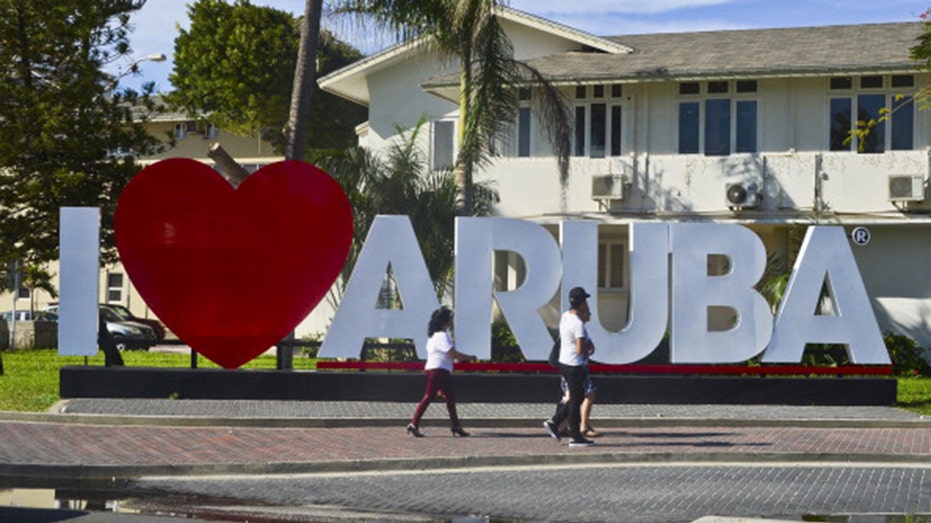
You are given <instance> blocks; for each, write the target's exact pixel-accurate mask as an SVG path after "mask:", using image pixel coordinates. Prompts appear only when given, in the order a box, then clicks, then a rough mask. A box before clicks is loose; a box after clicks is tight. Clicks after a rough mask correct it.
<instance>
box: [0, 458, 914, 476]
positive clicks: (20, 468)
mask: <svg viewBox="0 0 931 523" xmlns="http://www.w3.org/2000/svg"><path fill="white" fill-rule="evenodd" d="M695 463H707V464H722V465H736V464H740V465H745V464H747V463H754V464H760V463H768V464H773V465H776V464H787V465H792V466H798V465H799V464H803V463H807V464H815V465H826V464H832V465H867V464H870V465H873V466H876V465H877V464H882V465H883V466H889V465H892V466H902V465H909V466H912V465H922V466H923V465H931V455H907V456H906V455H898V454H827V453H807V452H800V453H796V452H789V453H726V454H725V453H702V454H682V453H671V452H663V453H645V454H619V453H599V452H584V451H583V452H579V453H569V454H541V455H530V456H454V457H436V458H426V459H424V458H411V459H407V458H405V459H370V460H337V461H324V462H293V463H210V464H195V465H179V464H167V465H16V464H0V478H16V479H19V480H24V479H26V480H28V479H45V480H48V479H50V478H54V479H55V480H58V481H94V482H105V483H114V482H119V481H123V480H131V479H138V478H142V477H153V476H163V477H191V476H250V475H289V474H331V473H341V474H348V473H368V472H411V471H416V472H420V471H428V470H458V469H471V468H492V467H532V466H563V465H565V466H580V465H581V466H586V465H588V466H593V465H620V464H629V465H640V466H649V465H659V464H695Z"/></svg>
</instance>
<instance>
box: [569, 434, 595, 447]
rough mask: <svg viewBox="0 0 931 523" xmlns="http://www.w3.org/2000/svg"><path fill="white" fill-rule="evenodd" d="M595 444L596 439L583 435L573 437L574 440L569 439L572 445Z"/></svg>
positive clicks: (584, 445)
mask: <svg viewBox="0 0 931 523" xmlns="http://www.w3.org/2000/svg"><path fill="white" fill-rule="evenodd" d="M594 444H595V442H594V441H592V440H590V439H585V438H583V437H582V436H579V437H577V438H572V440H570V441H569V446H570V447H591V446H592V445H594Z"/></svg>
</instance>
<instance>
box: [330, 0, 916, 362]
mask: <svg viewBox="0 0 931 523" xmlns="http://www.w3.org/2000/svg"><path fill="white" fill-rule="evenodd" d="M500 19H501V21H502V24H503V25H504V27H505V29H506V30H507V32H508V34H509V35H510V37H511V39H512V42H513V44H514V50H515V56H516V57H517V58H520V59H522V60H525V61H527V62H529V63H530V64H531V65H533V66H534V67H536V68H537V69H539V70H540V71H542V72H543V73H544V74H546V75H547V76H548V77H549V78H550V79H551V80H552V81H553V82H554V83H555V84H556V85H558V86H560V88H562V89H563V90H564V92H565V94H566V95H567V96H568V98H569V99H570V100H571V102H572V104H573V105H574V112H575V133H574V138H573V158H572V160H571V164H570V173H569V178H568V182H567V183H566V185H565V186H563V185H562V184H561V183H560V180H559V175H558V171H557V166H556V162H555V160H554V158H553V156H552V152H551V144H550V143H549V142H548V141H547V139H546V138H545V137H544V135H543V133H542V131H541V130H540V127H539V126H538V125H537V123H538V122H536V121H535V119H534V118H535V116H534V115H533V114H532V113H531V111H530V109H529V101H528V103H527V104H526V105H527V107H526V108H522V109H521V111H520V114H519V117H518V121H516V122H514V135H513V137H512V139H511V140H509V141H508V143H506V144H504V147H503V151H504V155H503V156H502V157H501V158H499V159H498V160H497V161H495V162H494V163H493V165H492V166H491V167H490V168H487V169H485V170H483V171H481V172H479V173H477V174H476V179H477V180H488V181H492V182H493V183H494V185H495V187H496V188H497V190H498V191H499V193H500V196H501V203H500V205H499V206H498V207H497V209H496V210H497V213H498V214H500V215H501V216H506V217H513V218H522V219H526V220H532V221H536V222H539V223H541V224H544V225H546V226H548V227H551V228H552V230H553V232H554V234H556V227H557V224H558V222H559V221H560V220H564V219H588V220H597V221H598V222H600V223H601V227H600V233H599V243H600V244H599V278H598V281H599V288H598V299H599V311H600V316H601V317H600V321H601V322H602V324H604V326H605V327H607V328H609V329H618V328H620V327H622V326H623V325H624V324H625V323H626V322H627V308H628V305H629V293H630V288H629V282H630V274H629V264H628V263H627V262H626V259H625V258H626V253H627V248H628V225H629V224H630V223H631V222H634V221H657V220H659V221H671V222H683V221H689V222H694V221H715V222H731V223H739V224H742V225H745V226H747V227H749V228H751V229H752V230H754V231H755V232H756V233H758V234H759V236H760V237H761V238H762V240H763V241H764V243H765V245H766V246H767V250H768V251H769V252H770V253H771V255H774V256H787V257H788V258H791V257H792V254H793V251H794V249H795V248H796V247H794V246H793V240H792V238H793V237H794V232H797V230H798V229H799V226H805V225H809V224H814V223H823V224H836V225H842V226H844V227H845V228H847V229H848V232H849V231H850V230H852V229H853V228H854V227H857V226H864V227H866V228H867V229H868V230H869V232H870V233H871V241H870V242H869V243H868V244H867V245H865V246H857V245H852V249H853V252H854V255H855V258H856V260H857V263H858V265H859V268H860V271H861V273H862V276H863V279H864V283H865V285H866V288H867V291H868V294H869V296H870V299H871V301H872V305H873V308H874V310H875V313H876V316H877V319H878V320H879V323H880V328H881V329H883V330H890V331H894V332H896V333H901V334H905V335H908V336H910V337H912V338H914V339H916V340H917V341H918V342H919V343H920V344H921V345H922V346H924V347H931V216H929V211H931V205H929V201H928V196H927V193H928V189H927V184H928V173H929V162H931V159H929V151H931V149H929V146H931V113H929V112H926V111H923V110H921V108H919V107H918V106H917V104H916V103H915V102H913V101H912V100H911V98H910V95H912V94H914V93H915V91H916V89H918V88H919V87H920V86H924V85H927V84H928V81H929V79H931V75H929V74H928V73H927V72H925V71H924V70H923V69H922V68H921V67H920V64H919V63H917V62H915V61H912V60H911V59H910V58H909V49H910V48H911V47H912V46H913V45H914V44H915V38H916V36H917V35H918V34H919V32H920V30H921V27H920V25H919V24H918V23H892V24H870V25H857V26H828V27H809V28H790V29H766V30H738V31H714V32H697V33H681V34H655V35H637V36H617V37H597V36H594V35H590V34H586V33H584V32H581V31H578V30H575V29H573V28H570V27H566V26H564V25H560V24H558V23H554V22H551V21H548V20H545V19H541V18H538V17H535V16H532V15H529V14H526V13H523V12H520V11H516V10H513V9H509V8H503V9H502V10H501V11H500ZM457 68H458V67H457V65H456V64H450V63H447V62H443V61H440V60H439V59H438V58H437V57H436V56H434V55H432V54H430V53H429V52H428V51H427V48H425V47H423V46H420V45H417V43H416V42H410V43H405V44H400V45H397V46H394V47H391V48H389V49H386V50H384V51H382V52H380V53H377V54H375V55H373V56H370V57H368V58H366V59H364V60H361V61H359V62H357V63H355V64H353V65H351V66H349V67H346V68H344V69H342V70H339V71H336V72H334V73H332V74H330V75H327V76H326V77H324V78H322V79H321V80H320V86H321V87H322V88H323V89H325V90H327V91H330V92H332V93H335V94H337V95H340V96H343V97H345V98H348V99H350V100H354V101H356V102H358V103H360V104H363V105H365V106H367V107H368V109H369V121H368V123H367V125H365V126H362V127H360V134H359V142H360V144H361V145H363V146H366V147H369V148H371V149H372V150H375V151H378V150H381V149H383V148H385V147H386V144H388V143H389V142H390V141H391V140H394V139H396V138H397V133H396V126H397V125H401V126H404V127H411V126H413V125H414V124H415V123H416V122H417V121H418V119H419V118H420V117H421V116H423V115H426V116H427V117H428V118H429V121H430V133H425V134H427V136H426V137H425V138H424V143H423V146H424V148H425V150H429V151H430V157H431V160H432V161H433V163H434V164H435V165H437V166H440V165H449V164H450V163H451V158H452V157H453V155H454V154H455V151H454V150H453V146H451V145H450V144H453V143H454V140H453V136H455V134H454V133H455V126H456V125H457V122H456V117H457V105H456V103H455V101H456V100H457V97H458V76H457V75H456V74H455V72H456V70H457ZM885 107H890V108H894V111H893V112H892V114H891V116H890V117H889V118H888V119H887V120H885V121H883V122H881V123H880V124H879V125H878V126H877V127H875V128H874V129H873V131H872V132H871V133H870V134H869V135H868V136H867V138H866V139H865V140H864V143H862V144H860V143H858V142H857V140H851V141H848V137H849V136H850V131H852V130H854V129H855V128H856V125H857V120H869V119H877V118H879V116H880V114H881V109H883V108H885ZM714 261H715V260H711V262H710V263H709V265H713V264H714V263H712V262H714ZM709 270H710V271H713V270H715V269H714V267H711V266H709ZM520 272H521V269H520V263H519V260H515V259H514V257H513V256H512V257H511V259H510V261H509V264H508V267H507V268H505V269H503V270H502V272H501V275H502V276H507V277H508V278H509V279H510V285H512V286H513V285H515V284H516V283H517V281H519V280H520V278H521V274H520ZM835 284H839V285H843V282H835ZM657 292H666V290H665V289H662V290H657ZM550 312H551V313H552V314H553V315H554V316H553V317H555V313H556V312H558V303H556V302H555V301H554V302H553V311H550Z"/></svg>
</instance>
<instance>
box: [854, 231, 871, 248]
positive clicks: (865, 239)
mask: <svg viewBox="0 0 931 523" xmlns="http://www.w3.org/2000/svg"><path fill="white" fill-rule="evenodd" d="M850 239H851V240H853V243H855V244H857V245H860V246H863V245H866V244H867V243H870V230H869V229H867V228H866V227H857V228H855V229H854V230H853V232H851V233H850Z"/></svg>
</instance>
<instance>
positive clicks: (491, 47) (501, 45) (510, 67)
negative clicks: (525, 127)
mask: <svg viewBox="0 0 931 523" xmlns="http://www.w3.org/2000/svg"><path fill="white" fill-rule="evenodd" d="M505 1H506V0H343V1H342V3H341V4H340V7H338V8H337V9H336V12H343V13H356V14H360V15H368V16H370V17H371V18H372V19H374V21H375V22H376V23H378V24H379V25H380V26H382V27H385V28H388V29H391V30H393V31H395V33H396V34H398V35H399V36H401V37H408V38H417V37H420V38H421V39H422V40H421V41H422V42H423V43H424V45H426V46H427V47H428V48H429V49H430V50H432V51H434V52H436V53H437V54H438V55H439V56H440V57H441V58H445V59H453V60H457V61H458V63H459V64H460V67H461V70H460V73H459V129H458V133H459V134H458V136H457V141H458V143H457V145H458V150H459V153H458V155H457V157H456V162H455V167H454V173H455V181H456V188H457V197H456V208H457V211H458V213H459V214H460V215H472V214H473V211H474V208H475V196H476V194H475V187H474V184H473V172H474V170H475V169H476V168H480V167H482V166H484V165H486V164H487V163H488V162H490V160H491V159H492V158H494V157H495V156H496V155H497V152H496V149H495V144H496V143H497V142H498V141H499V139H501V138H504V137H506V136H507V135H508V133H510V132H511V129H512V125H513V122H514V121H515V120H516V118H517V113H518V109H519V102H518V99H517V92H518V89H519V88H522V87H527V88H532V92H533V96H532V103H533V109H534V110H535V113H536V114H537V115H538V116H539V117H540V121H541V122H542V123H543V126H544V129H545V130H546V132H547V134H548V135H549V138H550V140H551V141H552V143H553V152H554V154H555V156H556V158H557V162H558V166H559V174H560V182H561V183H562V184H563V186H565V182H566V180H567V177H568V172H569V155H570V143H571V142H570V137H571V133H572V120H573V117H572V113H571V111H570V108H569V104H568V102H567V101H566V98H565V96H564V95H563V94H562V92H561V91H559V90H558V89H556V88H555V87H554V86H553V85H551V84H550V83H549V82H548V81H547V79H546V78H545V77H544V76H543V75H542V74H541V73H540V72H539V71H537V70H536V69H534V68H533V67H531V66H530V65H528V64H526V63H524V62H521V61H520V60H516V59H515V58H514V52H513V51H514V49H513V46H512V44H511V40H510V39H509V38H508V36H507V34H506V33H505V32H504V29H503V28H502V27H501V25H500V23H499V21H498V18H497V13H498V11H499V10H500V9H501V6H502V5H504V4H505ZM502 93H509V94H510V95H508V96H502Z"/></svg>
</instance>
